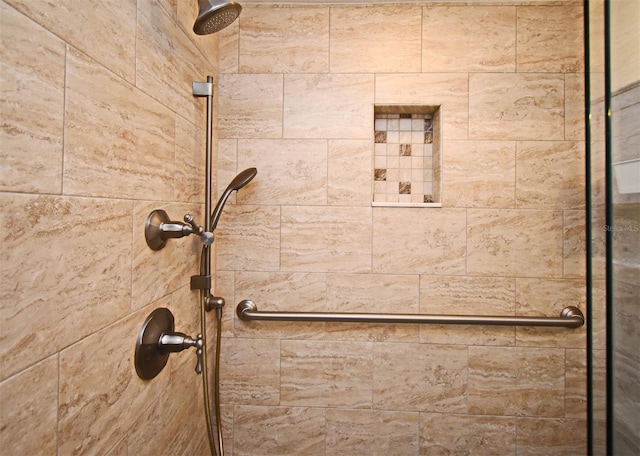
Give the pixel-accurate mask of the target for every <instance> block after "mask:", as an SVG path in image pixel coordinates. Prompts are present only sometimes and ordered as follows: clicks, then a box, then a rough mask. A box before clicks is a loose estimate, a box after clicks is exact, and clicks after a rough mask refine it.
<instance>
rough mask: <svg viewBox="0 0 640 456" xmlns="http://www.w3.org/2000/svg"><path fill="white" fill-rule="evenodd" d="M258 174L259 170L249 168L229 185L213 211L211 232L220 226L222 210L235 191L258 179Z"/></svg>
mask: <svg viewBox="0 0 640 456" xmlns="http://www.w3.org/2000/svg"><path fill="white" fill-rule="evenodd" d="M256 174H258V170H257V169H255V168H247V169H245V170H244V171H242V172H241V173H239V174H238V175H237V176H236V177H234V178H233V180H232V181H231V182H230V183H229V185H228V186H227V188H226V189H225V191H224V192H223V193H222V196H221V197H220V199H219V200H218V204H216V208H215V209H214V210H213V214H212V215H211V232H213V230H215V229H216V226H217V225H218V220H220V214H221V213H222V208H223V207H224V204H225V203H226V202H227V198H229V195H231V193H232V192H233V191H237V190H240V189H241V188H242V187H244V186H245V185H247V184H248V183H249V182H251V180H252V179H253V178H254V177H256Z"/></svg>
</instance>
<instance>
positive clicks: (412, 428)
mask: <svg viewBox="0 0 640 456" xmlns="http://www.w3.org/2000/svg"><path fill="white" fill-rule="evenodd" d="M325 418H326V433H327V441H326V454H327V455H330V456H340V455H346V454H350V455H355V454H361V455H385V454H387V455H388V454H398V455H400V454H405V455H410V454H417V450H418V435H419V414H418V413H415V412H395V411H386V410H385V411H380V410H341V409H327V411H326V412H325Z"/></svg>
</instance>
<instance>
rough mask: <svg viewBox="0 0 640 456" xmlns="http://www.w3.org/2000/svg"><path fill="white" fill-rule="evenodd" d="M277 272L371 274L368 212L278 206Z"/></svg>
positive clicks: (366, 210) (332, 208)
mask: <svg viewBox="0 0 640 456" xmlns="http://www.w3.org/2000/svg"><path fill="white" fill-rule="evenodd" d="M281 243H282V245H281V251H280V252H281V253H280V259H281V260H280V261H281V269H282V270H284V271H310V272H369V271H371V209H370V208H365V207H362V208H351V207H313V206H300V207H288V206H283V207H282V229H281Z"/></svg>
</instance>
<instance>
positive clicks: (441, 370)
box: [373, 342, 467, 413]
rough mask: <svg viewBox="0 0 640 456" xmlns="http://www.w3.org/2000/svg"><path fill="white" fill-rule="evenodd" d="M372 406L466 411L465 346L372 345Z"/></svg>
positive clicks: (426, 410) (390, 408)
mask: <svg viewBox="0 0 640 456" xmlns="http://www.w3.org/2000/svg"><path fill="white" fill-rule="evenodd" d="M373 406H374V407H375V408H379V409H388V410H414V411H420V412H450V413H466V412H467V347H465V346H455V345H448V346H447V345H426V344H394V343H386V342H383V343H377V344H375V345H374V364H373Z"/></svg>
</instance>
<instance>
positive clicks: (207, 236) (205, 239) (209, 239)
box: [184, 214, 214, 245]
mask: <svg viewBox="0 0 640 456" xmlns="http://www.w3.org/2000/svg"><path fill="white" fill-rule="evenodd" d="M184 221H185V222H187V223H188V224H189V225H191V228H192V229H193V232H192V234H198V235H200V240H201V241H202V243H203V244H204V245H211V244H213V241H214V236H213V233H211V232H209V231H204V230H203V229H202V227H201V226H200V225H198V224H197V223H196V222H195V220H194V219H193V215H191V214H185V215H184Z"/></svg>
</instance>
